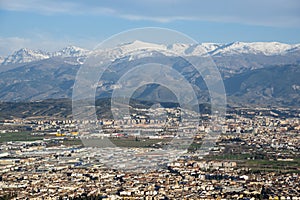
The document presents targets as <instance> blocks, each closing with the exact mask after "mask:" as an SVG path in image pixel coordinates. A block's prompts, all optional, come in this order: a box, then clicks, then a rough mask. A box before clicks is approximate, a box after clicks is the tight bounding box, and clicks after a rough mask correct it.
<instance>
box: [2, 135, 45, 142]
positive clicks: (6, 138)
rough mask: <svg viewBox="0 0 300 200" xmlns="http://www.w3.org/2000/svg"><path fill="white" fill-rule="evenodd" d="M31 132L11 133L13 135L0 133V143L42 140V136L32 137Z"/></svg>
mask: <svg viewBox="0 0 300 200" xmlns="http://www.w3.org/2000/svg"><path fill="white" fill-rule="evenodd" d="M30 134H31V132H13V133H1V134H0V136H1V137H0V143H3V142H13V141H35V140H42V139H43V138H44V137H43V136H32V135H30Z"/></svg>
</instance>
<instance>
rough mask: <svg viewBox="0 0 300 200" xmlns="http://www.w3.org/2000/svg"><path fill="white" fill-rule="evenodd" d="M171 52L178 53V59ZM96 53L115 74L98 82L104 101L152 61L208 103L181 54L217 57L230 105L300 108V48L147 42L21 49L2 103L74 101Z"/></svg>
mask: <svg viewBox="0 0 300 200" xmlns="http://www.w3.org/2000/svg"><path fill="white" fill-rule="evenodd" d="M134 49H139V50H141V51H143V54H141V53H140V51H139V52H132V53H131V54H130V56H127V54H126V53H127V52H130V51H132V50H134ZM157 49H158V50H159V51H158V50H157ZM145 52H147V53H145ZM170 52H176V55H177V56H174V55H173V54H170ZM93 54H100V55H101V56H104V57H105V56H109V57H110V58H112V64H111V67H110V71H109V72H107V73H106V76H104V77H105V78H104V80H102V81H101V82H99V83H98V89H97V96H98V97H107V96H109V95H110V94H111V92H112V90H113V88H114V86H115V83H116V81H117V80H118V78H119V77H120V76H121V75H122V73H123V72H124V70H129V69H130V68H131V66H135V65H136V64H137V63H142V62H144V63H147V62H148V61H149V59H152V60H156V61H157V62H164V63H165V64H171V65H172V67H173V68H174V69H176V70H178V71H179V72H181V73H182V74H183V75H184V76H185V77H186V79H187V80H188V81H189V82H191V84H193V85H195V86H197V88H198V90H197V91H198V93H197V95H198V98H199V99H200V100H201V101H208V98H207V97H206V95H207V88H206V86H205V83H204V82H203V80H202V79H201V77H199V76H197V75H196V74H195V71H194V70H193V69H192V68H191V66H190V64H189V63H187V62H186V61H184V60H183V59H182V58H180V57H178V55H179V56H189V57H206V56H211V58H212V59H213V61H214V62H215V63H216V66H217V67H218V69H219V70H220V72H221V75H222V77H223V80H224V85H225V89H226V92H227V97H228V102H230V103H232V104H263V105H283V106H286V105H288V106H298V105H299V103H300V100H299V99H300V79H299V77H300V44H283V43H279V42H253V43H244V42H233V43H228V44H219V43H202V44H180V43H178V44H170V45H162V44H154V43H146V42H142V41H133V42H131V43H125V44H120V45H118V46H115V47H113V48H111V49H103V50H100V51H97V52H96V51H91V50H87V49H83V48H79V47H75V46H68V47H66V48H64V49H62V50H60V51H56V52H46V51H41V50H30V49H20V50H19V51H16V52H14V53H13V54H12V55H9V56H7V57H5V58H1V59H0V62H1V64H0V101H37V100H43V99H50V98H51V99H60V98H71V96H72V87H73V84H74V79H75V76H76V73H77V71H78V69H79V68H80V66H81V64H82V63H83V62H84V60H85V58H87V57H88V56H91V55H93ZM171 60H172V62H171ZM174 60H175V61H176V62H174ZM174 63H175V64H174ZM162 94H164V95H162ZM135 95H136V97H138V98H140V99H150V98H152V99H153V98H154V99H155V100H157V101H159V100H160V99H159V98H160V97H161V96H165V98H167V99H168V100H172V98H171V96H172V95H171V93H170V92H168V91H166V90H165V89H164V88H162V87H160V86H158V85H152V86H145V87H143V88H141V89H140V91H137V92H136V93H135ZM166 96H167V97H166Z"/></svg>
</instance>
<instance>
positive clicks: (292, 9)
mask: <svg viewBox="0 0 300 200" xmlns="http://www.w3.org/2000/svg"><path fill="white" fill-rule="evenodd" d="M299 11H300V1H299V0H249V1H248V0H207V1H202V0H98V1H92V0H87V1H78V0H47V1H46V0H0V27H1V28H0V55H7V54H9V53H12V52H13V51H15V50H17V49H20V48H23V47H27V48H32V49H45V50H49V51H54V50H58V49H60V48H62V47H65V46H66V45H76V46H80V47H84V48H89V49H92V48H94V47H95V46H96V45H97V44H98V43H99V42H101V41H102V40H104V39H106V38H107V37H109V36H111V35H113V34H116V33H118V32H121V31H125V30H127V29H132V28H141V27H149V26H150V27H164V28H170V29H175V30H177V31H180V32H183V33H185V34H187V35H189V36H191V37H192V38H194V39H195V40H197V41H198V42H200V43H201V42H218V43H229V42H233V41H243V42H252V41H279V42H284V43H300V12H299Z"/></svg>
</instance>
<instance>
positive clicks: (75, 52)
mask: <svg viewBox="0 0 300 200" xmlns="http://www.w3.org/2000/svg"><path fill="white" fill-rule="evenodd" d="M89 52H90V51H89V50H87V49H83V48H80V47H76V46H67V47H66V48H64V49H62V50H60V51H56V52H54V53H52V56H59V57H63V58H65V57H83V56H87V55H88V53H89Z"/></svg>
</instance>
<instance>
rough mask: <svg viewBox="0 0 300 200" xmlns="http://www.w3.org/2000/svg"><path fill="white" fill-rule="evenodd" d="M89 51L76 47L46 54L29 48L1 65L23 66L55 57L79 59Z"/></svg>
mask: <svg viewBox="0 0 300 200" xmlns="http://www.w3.org/2000/svg"><path fill="white" fill-rule="evenodd" d="M89 52H90V51H89V50H86V49H82V48H79V47H75V46H68V47H66V48H64V49H62V50H60V51H56V52H52V53H51V52H45V51H41V50H31V49H27V48H22V49H20V50H18V51H16V52H14V53H13V54H12V55H9V56H8V57H6V58H4V59H3V61H2V62H1V60H0V64H2V65H8V64H21V63H30V62H33V61H39V60H45V59H49V58H53V57H62V58H68V57H72V58H78V57H86V56H87V55H88V54H89Z"/></svg>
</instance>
